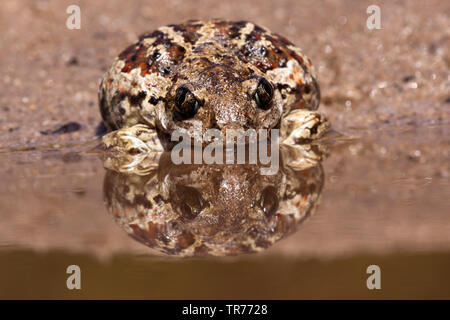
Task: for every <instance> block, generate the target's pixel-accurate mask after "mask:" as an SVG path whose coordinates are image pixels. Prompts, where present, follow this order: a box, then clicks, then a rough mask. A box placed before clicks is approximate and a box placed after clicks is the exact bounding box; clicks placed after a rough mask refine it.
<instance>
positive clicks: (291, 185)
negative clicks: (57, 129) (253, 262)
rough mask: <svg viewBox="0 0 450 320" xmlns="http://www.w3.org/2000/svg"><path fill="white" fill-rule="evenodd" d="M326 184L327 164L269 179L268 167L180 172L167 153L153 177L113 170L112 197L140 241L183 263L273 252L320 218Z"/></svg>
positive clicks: (115, 210) (111, 207) (121, 220)
mask: <svg viewBox="0 0 450 320" xmlns="http://www.w3.org/2000/svg"><path fill="white" fill-rule="evenodd" d="M323 183H324V176H323V169H322V166H321V165H320V163H319V162H316V164H315V166H311V167H309V168H308V169H306V170H301V171H297V170H292V169H291V168H290V167H288V166H282V169H281V170H279V172H278V173H277V174H275V175H261V174H260V165H173V164H172V163H171V160H170V156H169V155H168V153H167V152H166V153H164V154H163V155H162V156H161V158H160V160H159V165H158V167H156V168H153V170H150V171H149V172H147V173H146V174H145V175H142V174H136V173H120V172H116V171H112V170H108V172H107V174H106V176H105V181H104V197H105V202H106V205H107V208H108V211H109V213H110V214H111V215H112V217H113V219H114V220H115V221H116V222H117V223H118V224H119V226H120V227H121V228H123V229H124V230H125V231H126V232H127V233H128V234H129V235H130V236H131V237H132V238H134V239H135V240H137V241H139V242H141V243H143V244H145V245H147V246H149V247H151V248H154V249H157V250H159V251H162V252H164V253H166V254H170V255H177V256H208V255H218V256H223V255H238V254H243V253H252V252H258V251H262V250H265V249H267V248H269V247H270V246H271V245H273V244H274V243H275V242H277V241H278V240H280V239H283V238H284V237H285V236H287V235H289V234H291V233H292V232H294V231H295V230H296V227H297V226H298V224H299V223H301V222H302V221H304V220H305V219H307V218H308V217H309V216H310V215H311V214H313V212H314V210H315V208H316V206H317V204H318V200H319V198H320V194H321V191H322V187H323Z"/></svg>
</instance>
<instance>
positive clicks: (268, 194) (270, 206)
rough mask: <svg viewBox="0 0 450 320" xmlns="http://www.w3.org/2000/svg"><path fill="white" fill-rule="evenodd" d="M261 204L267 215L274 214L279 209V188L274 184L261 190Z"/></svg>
mask: <svg viewBox="0 0 450 320" xmlns="http://www.w3.org/2000/svg"><path fill="white" fill-rule="evenodd" d="M259 205H260V207H261V209H262V210H263V212H264V214H265V215H266V217H271V216H273V215H274V214H275V213H276V211H277V209H278V193H277V189H276V188H275V187H273V186H268V187H266V188H265V189H264V190H263V191H262V192H261V198H260V199H259Z"/></svg>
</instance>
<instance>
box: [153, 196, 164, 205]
mask: <svg viewBox="0 0 450 320" xmlns="http://www.w3.org/2000/svg"><path fill="white" fill-rule="evenodd" d="M153 201H155V203H156V204H157V205H161V204H162V203H163V202H166V201H165V200H164V199H163V197H161V196H160V195H157V196H155V197H154V198H153Z"/></svg>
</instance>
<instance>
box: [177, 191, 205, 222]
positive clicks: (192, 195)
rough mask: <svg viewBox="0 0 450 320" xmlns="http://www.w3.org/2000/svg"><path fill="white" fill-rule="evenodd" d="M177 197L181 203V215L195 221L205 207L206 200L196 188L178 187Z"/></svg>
mask: <svg viewBox="0 0 450 320" xmlns="http://www.w3.org/2000/svg"><path fill="white" fill-rule="evenodd" d="M177 195H178V199H179V201H180V210H181V215H182V216H183V218H185V219H187V220H193V219H195V218H196V217H197V216H198V215H199V214H200V212H201V211H202V210H203V208H204V206H205V200H204V199H203V197H202V195H201V194H200V192H198V190H197V189H195V188H192V187H188V186H182V185H178V186H177Z"/></svg>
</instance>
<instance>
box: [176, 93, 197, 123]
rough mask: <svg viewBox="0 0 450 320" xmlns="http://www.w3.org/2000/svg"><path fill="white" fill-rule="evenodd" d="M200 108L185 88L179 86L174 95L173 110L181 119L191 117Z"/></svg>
mask: <svg viewBox="0 0 450 320" xmlns="http://www.w3.org/2000/svg"><path fill="white" fill-rule="evenodd" d="M199 108H200V102H199V101H198V100H197V98H196V97H195V96H194V94H193V93H192V92H191V91H190V90H189V89H188V88H187V87H185V86H181V87H179V88H178V89H177V91H176V93H175V110H176V112H177V113H178V114H179V115H180V116H181V118H183V119H188V118H191V117H193V116H194V115H195V114H196V113H197V111H198V109H199Z"/></svg>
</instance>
